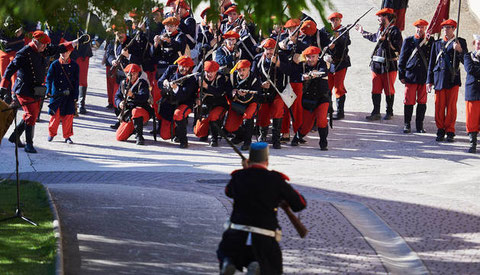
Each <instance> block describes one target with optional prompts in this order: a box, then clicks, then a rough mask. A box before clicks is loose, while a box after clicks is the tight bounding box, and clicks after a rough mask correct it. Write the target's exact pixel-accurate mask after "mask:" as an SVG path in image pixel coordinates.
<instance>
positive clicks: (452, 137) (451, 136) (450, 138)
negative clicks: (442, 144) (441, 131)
mask: <svg viewBox="0 0 480 275" xmlns="http://www.w3.org/2000/svg"><path fill="white" fill-rule="evenodd" d="M446 140H447V142H454V141H455V133H454V132H447V139H446Z"/></svg>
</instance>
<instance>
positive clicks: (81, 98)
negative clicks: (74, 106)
mask: <svg viewBox="0 0 480 275" xmlns="http://www.w3.org/2000/svg"><path fill="white" fill-rule="evenodd" d="M78 91H79V94H78V101H79V102H80V111H79V113H80V114H82V115H84V114H86V113H87V109H85V98H86V97H87V87H83V86H80V87H79V89H78Z"/></svg>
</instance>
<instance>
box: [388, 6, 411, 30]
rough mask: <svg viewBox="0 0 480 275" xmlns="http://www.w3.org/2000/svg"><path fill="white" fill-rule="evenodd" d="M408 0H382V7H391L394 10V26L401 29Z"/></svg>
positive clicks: (403, 26)
mask: <svg viewBox="0 0 480 275" xmlns="http://www.w3.org/2000/svg"><path fill="white" fill-rule="evenodd" d="M407 6H408V0H383V1H382V9H383V8H391V9H393V10H394V11H395V16H396V17H397V20H396V21H395V26H397V28H399V29H400V30H401V31H403V30H404V29H405V13H406V12H407Z"/></svg>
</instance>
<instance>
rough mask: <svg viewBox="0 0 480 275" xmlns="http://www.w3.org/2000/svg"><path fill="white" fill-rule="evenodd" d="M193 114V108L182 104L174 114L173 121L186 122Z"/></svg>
mask: <svg viewBox="0 0 480 275" xmlns="http://www.w3.org/2000/svg"><path fill="white" fill-rule="evenodd" d="M191 112H192V108H190V107H188V105H185V104H182V105H180V106H178V107H177V109H175V112H174V113H173V120H175V121H180V120H184V119H186V118H187V117H188V115H189V114H190V113H191Z"/></svg>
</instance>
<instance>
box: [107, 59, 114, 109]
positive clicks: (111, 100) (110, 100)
mask: <svg viewBox="0 0 480 275" xmlns="http://www.w3.org/2000/svg"><path fill="white" fill-rule="evenodd" d="M106 68H107V74H106V78H107V97H108V104H112V105H114V104H115V92H116V90H115V76H113V77H108V75H109V74H110V69H111V68H112V66H107V67H106Z"/></svg>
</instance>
